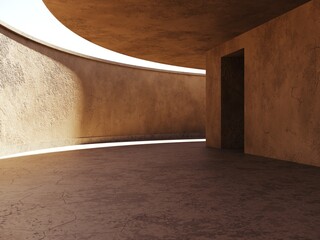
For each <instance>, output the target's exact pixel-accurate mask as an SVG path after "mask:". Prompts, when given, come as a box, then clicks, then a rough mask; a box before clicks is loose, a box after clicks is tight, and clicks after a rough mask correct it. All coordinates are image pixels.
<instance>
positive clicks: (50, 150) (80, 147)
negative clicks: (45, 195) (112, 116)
mask: <svg viewBox="0 0 320 240" xmlns="http://www.w3.org/2000/svg"><path fill="white" fill-rule="evenodd" d="M205 141H206V140H205V139H182V140H156V141H131V142H110V143H92V144H82V145H72V146H63V147H55V148H47V149H40V150H34V151H27V152H22V153H16V154H11V155H7V156H3V157H0V160H4V159H9V158H16V157H25V156H32V155H39V154H46V153H56V152H68V151H76V150H84V149H95V148H108V147H124V146H138V145H152V144H168V143H194V142H205Z"/></svg>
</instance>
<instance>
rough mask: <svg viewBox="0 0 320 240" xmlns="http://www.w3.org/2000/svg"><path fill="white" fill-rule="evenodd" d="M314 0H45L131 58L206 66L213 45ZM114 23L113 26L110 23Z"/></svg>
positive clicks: (82, 30)
mask: <svg viewBox="0 0 320 240" xmlns="http://www.w3.org/2000/svg"><path fill="white" fill-rule="evenodd" d="M307 1H308V0H256V1H254V0H241V1H239V0H210V1H204V0H202V1H195V0H161V1H156V0H108V1H101V0H90V1H88V0H44V3H45V4H46V5H47V7H48V8H49V9H50V11H51V12H52V13H53V14H54V15H55V17H57V18H58V19H59V21H61V22H62V23H63V24H65V26H67V27H68V28H69V29H71V30H72V31H74V32H75V33H77V34H78V35H80V36H82V37H84V38H85V39H88V40H90V41H92V42H94V43H96V44H99V45H101V46H104V47H106V48H108V49H112V50H114V51H116V52H121V53H124V54H127V55H130V56H135V57H139V58H143V59H148V60H152V61H157V62H163V63H169V64H174V65H179V66H188V67H197V68H205V57H204V55H205V53H206V52H207V51H208V50H210V49H211V48H212V47H214V46H216V45H218V44H221V43H223V42H225V41H227V40H230V39H232V38H233V37H235V36H238V35H239V34H241V33H244V32H246V31H248V30H250V29H252V28H254V27H256V26H259V25H261V24H262V23H265V22H267V21H269V20H270V19H273V18H275V17H277V16H280V15H282V14H283V13H285V12H287V11H289V10H291V9H294V8H295V7H297V6H299V5H301V4H304V3H305V2H307ZM106 23H108V24H106Z"/></svg>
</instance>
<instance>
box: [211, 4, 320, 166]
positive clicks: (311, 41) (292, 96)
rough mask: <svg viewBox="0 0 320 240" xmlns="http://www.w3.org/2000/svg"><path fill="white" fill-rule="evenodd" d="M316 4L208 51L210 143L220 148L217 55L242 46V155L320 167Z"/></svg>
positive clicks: (319, 28) (319, 9)
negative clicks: (243, 144)
mask: <svg viewBox="0 0 320 240" xmlns="http://www.w3.org/2000/svg"><path fill="white" fill-rule="evenodd" d="M319 2H320V1H319V0H316V1H310V2H308V3H306V4H304V5H302V6H300V7H298V8H296V9H294V10H292V11H290V12H288V13H286V14H285V15H282V16H280V17H278V18H276V19H273V20H272V21H270V22H268V23H266V24H264V25H262V26H259V27H257V28H255V29H253V30H251V31H249V32H247V33H245V34H243V35H240V36H239V37H236V38H234V39H233V40H231V41H228V42H226V43H224V44H222V45H220V46H217V47H215V48H214V49H212V50H211V51H209V52H208V54H207V85H206V86H207V89H206V92H207V125H206V137H207V145H208V146H209V147H217V148H220V147H221V57H223V56H225V55H227V54H230V53H232V52H236V51H238V50H240V49H242V48H244V55H245V109H244V110H245V153H248V154H253V155H259V156H266V157H271V158H276V159H282V160H288V161H294V162H299V163H305V164H311V165H316V166H320V4H319Z"/></svg>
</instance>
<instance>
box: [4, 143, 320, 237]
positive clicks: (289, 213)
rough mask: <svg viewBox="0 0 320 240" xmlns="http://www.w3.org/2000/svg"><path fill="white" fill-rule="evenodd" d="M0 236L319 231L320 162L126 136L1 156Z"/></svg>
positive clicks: (317, 233) (240, 234)
mask: <svg viewBox="0 0 320 240" xmlns="http://www.w3.org/2000/svg"><path fill="white" fill-rule="evenodd" d="M0 239H1V240H20V239H21V240H28V239H33V240H34V239H38V240H40V239H45V240H46V239H53V240H69V239H79V240H83V239H94V240H105V239H107V240H108V239H111V240H112V239H114V240H117V239H137V240H144V239H145V240H156V239H166V240H167V239H168V240H171V239H172V240H178V239H181V240H182V239H197V240H200V239H201V240H205V239H210V240H211V239H218V240H220V239H221V240H226V239H230V240H231V239H245V240H251V239H252V240H259V239H266V240H274V239H297V240H301V239H317V240H318V239H320V168H316V167H310V166H304V165H298V164H294V163H288V162H284V161H276V160H271V159H266V158H258V157H253V156H245V155H243V154H239V153H234V152H228V151H219V150H214V149H207V148H205V145H204V143H180V144H161V145H146V146H129V147H116V148H103V149H92V150H81V151H73V152H64V153H53V154H46V155H37V156H30V157H21V158H14V159H7V160H1V161H0Z"/></svg>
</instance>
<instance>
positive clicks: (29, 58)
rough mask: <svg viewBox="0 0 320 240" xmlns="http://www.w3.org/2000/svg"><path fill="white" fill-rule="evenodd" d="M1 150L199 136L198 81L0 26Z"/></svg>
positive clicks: (201, 102)
mask: <svg viewBox="0 0 320 240" xmlns="http://www.w3.org/2000/svg"><path fill="white" fill-rule="evenodd" d="M0 46H1V48H0V102H1V104H0V155H5V154H10V153H16V152H20V151H26V150H32V149H38V148H44V147H53V146H61V145H68V144H78V143H89V142H98V141H115V140H136V139H159V138H185V137H201V136H202V137H203V136H204V131H205V130H204V129H205V126H204V125H205V78H204V77H203V76H195V75H183V74H176V73H166V72H157V71H150V70H143V69H138V68H132V67H126V66H120V65H114V64H110V63H105V62H99V61H95V60H90V59H85V58H82V57H78V56H74V55H70V54H68V53H64V52H61V51H58V50H54V49H52V48H49V47H46V46H43V45H40V44H38V43H36V42H33V41H31V40H28V39H25V38H24V37H21V36H19V35H17V34H15V33H13V32H10V31H9V30H7V29H5V28H4V27H1V26H0Z"/></svg>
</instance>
